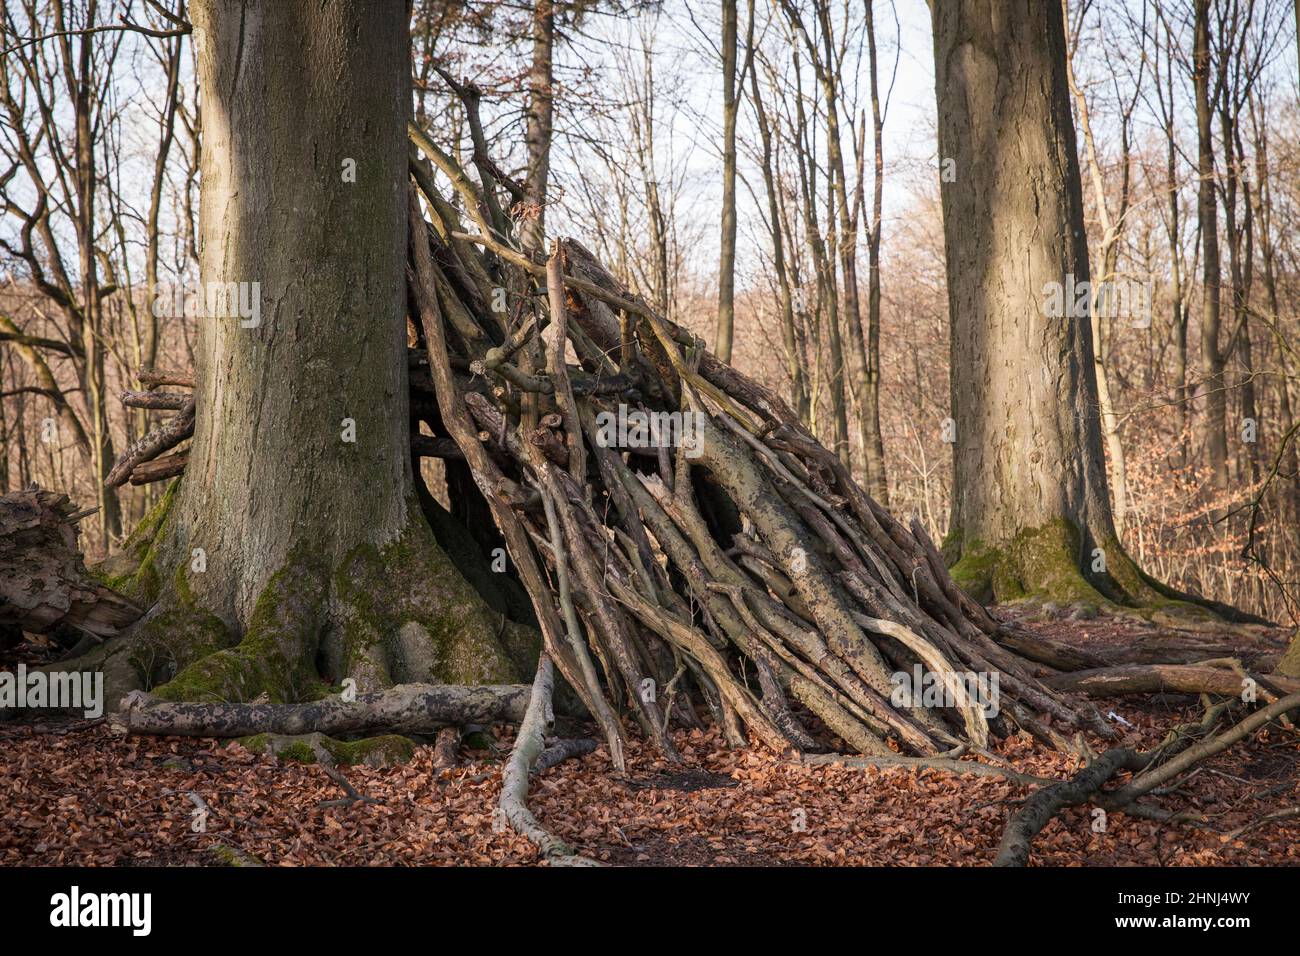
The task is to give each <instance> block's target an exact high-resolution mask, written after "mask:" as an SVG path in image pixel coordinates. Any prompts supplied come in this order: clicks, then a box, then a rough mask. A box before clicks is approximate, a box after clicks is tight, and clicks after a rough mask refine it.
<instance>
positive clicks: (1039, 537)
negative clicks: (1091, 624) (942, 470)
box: [944, 519, 1215, 623]
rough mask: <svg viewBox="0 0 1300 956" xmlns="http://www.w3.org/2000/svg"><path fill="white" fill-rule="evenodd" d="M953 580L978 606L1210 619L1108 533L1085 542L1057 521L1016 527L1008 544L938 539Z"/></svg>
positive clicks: (956, 534)
mask: <svg viewBox="0 0 1300 956" xmlns="http://www.w3.org/2000/svg"><path fill="white" fill-rule="evenodd" d="M944 552H945V555H947V556H948V557H949V559H950V560H951V558H952V556H953V555H958V554H959V555H960V557H959V558H958V559H957V560H956V562H955V563H954V564H953V565H952V567H951V569H950V570H951V574H952V578H953V580H954V581H955V582H956V583H957V585H958V586H959V587H961V588H962V589H963V590H964V591H966V593H967V594H969V595H970V596H971V597H973V598H974V599H975V600H977V601H980V602H981V603H984V604H993V603H996V604H1011V603H1016V602H1021V601H1031V600H1032V601H1044V602H1046V601H1050V602H1053V603H1058V604H1071V605H1079V606H1083V607H1085V608H1091V609H1093V610H1097V609H1102V608H1105V609H1107V610H1110V611H1112V612H1115V613H1124V614H1132V615H1136V616H1139V617H1142V618H1145V619H1148V620H1153V621H1156V622H1158V623H1159V622H1167V623H1183V622H1186V621H1189V620H1198V621H1205V620H1212V619H1214V617H1215V615H1214V614H1213V613H1212V612H1211V611H1210V610H1208V609H1207V608H1204V607H1201V606H1199V605H1197V604H1195V603H1192V602H1190V601H1186V600H1182V599H1179V598H1177V597H1172V596H1170V593H1168V592H1167V591H1166V590H1164V589H1161V588H1160V587H1159V585H1158V584H1157V583H1156V582H1153V581H1152V579H1151V578H1150V577H1149V576H1148V575H1146V574H1144V573H1143V571H1142V569H1141V568H1139V567H1138V566H1137V564H1136V563H1134V561H1133V559H1132V558H1130V557H1129V555H1128V552H1127V551H1126V550H1125V549H1124V546H1123V545H1122V544H1121V543H1120V542H1119V540H1118V538H1116V537H1115V536H1114V535H1107V536H1105V539H1104V540H1102V541H1101V542H1099V543H1094V544H1093V545H1092V546H1091V547H1085V545H1084V543H1083V538H1082V536H1081V534H1080V532H1079V529H1078V527H1076V526H1075V525H1074V524H1073V523H1071V522H1069V521H1066V520H1064V519H1057V520H1055V521H1051V522H1048V523H1047V524H1045V525H1042V526H1041V527H1037V528H1028V529H1024V530H1022V531H1020V532H1018V533H1017V534H1016V535H1015V536H1014V537H1013V538H1012V539H1011V540H1010V541H1006V542H1002V543H1000V544H989V543H987V542H984V541H966V540H964V538H963V536H962V534H961V532H960V531H954V532H952V533H950V534H949V536H948V538H947V540H946V541H945V542H944Z"/></svg>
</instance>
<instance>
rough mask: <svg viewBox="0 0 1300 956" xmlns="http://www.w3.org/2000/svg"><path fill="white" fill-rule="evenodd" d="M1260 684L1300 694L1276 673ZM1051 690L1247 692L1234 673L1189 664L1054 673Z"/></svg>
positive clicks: (1296, 683) (1299, 686)
mask: <svg viewBox="0 0 1300 956" xmlns="http://www.w3.org/2000/svg"><path fill="white" fill-rule="evenodd" d="M1252 679H1254V680H1256V681H1257V682H1258V683H1260V684H1261V685H1273V686H1275V687H1277V689H1278V690H1279V691H1281V692H1283V693H1294V692H1296V691H1300V680H1295V679H1293V678H1287V677H1282V676H1279V675H1277V674H1269V675H1262V676H1255V677H1252ZM1044 683H1045V684H1047V685H1048V686H1049V687H1054V688H1056V689H1057V690H1067V691H1073V692H1076V693H1083V694H1088V695H1089V696H1091V697H1118V696H1121V695H1124V694H1158V693H1162V692H1170V691H1172V692H1175V693H1181V694H1220V695H1222V696H1224V697H1238V696H1240V695H1241V692H1242V691H1243V690H1245V689H1246V684H1245V681H1244V679H1243V678H1242V677H1241V676H1240V675H1239V674H1236V673H1234V672H1233V671H1231V670H1224V669H1221V668H1217V667H1196V666H1194V665H1190V664H1129V665H1125V666H1121V667H1100V668H1096V669H1093V670H1086V671H1074V672H1072V673H1068V674H1055V675H1053V676H1051V677H1048V678H1047V679H1046V680H1045V681H1044Z"/></svg>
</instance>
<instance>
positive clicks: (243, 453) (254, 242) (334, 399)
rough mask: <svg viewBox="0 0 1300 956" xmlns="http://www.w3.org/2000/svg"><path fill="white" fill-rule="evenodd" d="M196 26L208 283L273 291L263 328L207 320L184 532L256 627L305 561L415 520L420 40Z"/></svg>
mask: <svg viewBox="0 0 1300 956" xmlns="http://www.w3.org/2000/svg"><path fill="white" fill-rule="evenodd" d="M193 15H194V23H195V31H196V34H197V36H198V43H197V47H198V64H199V86H200V89H201V90H202V93H203V104H202V105H203V135H204V143H203V167H202V177H203V179H202V205H201V213H200V219H201V234H202V256H201V278H202V282H203V285H204V289H205V292H206V291H207V290H209V289H212V288H213V285H214V284H218V283H246V284H251V283H257V284H258V289H259V292H260V296H258V297H255V298H257V301H258V302H259V303H260V324H257V325H256V326H252V320H251V319H248V320H245V319H242V318H241V317H239V316H230V315H227V316H207V317H206V318H205V319H204V320H203V321H202V323H201V325H200V336H199V345H198V348H197V350H196V361H197V373H198V378H197V395H198V404H199V406H200V407H201V408H202V409H203V413H202V414H201V415H200V416H199V419H198V422H197V426H196V429H195V435H194V445H193V449H192V451H191V453H190V459H189V464H188V465H187V469H186V471H187V478H186V480H185V482H184V486H183V489H182V491H181V498H180V501H179V502H178V509H177V521H178V523H179V525H180V526H181V528H180V533H181V535H182V536H183V537H184V539H185V546H186V548H187V549H193V548H204V549H205V550H206V552H207V561H208V571H207V572H206V574H205V575H204V576H202V577H200V576H197V575H196V576H195V581H194V586H195V588H196V590H197V592H198V593H199V594H200V595H201V596H202V597H203V598H204V599H205V601H206V602H207V603H208V604H209V606H211V607H212V608H213V609H214V610H215V611H216V612H217V613H218V615H219V616H221V617H222V618H224V619H227V620H228V621H230V622H232V623H237V624H238V625H241V626H246V625H247V623H248V621H249V619H250V617H251V614H252V610H253V606H254V603H255V602H256V599H257V596H258V594H259V593H260V592H261V591H262V589H263V587H264V586H265V585H266V582H267V581H268V579H269V578H270V577H271V575H273V574H274V573H275V572H276V571H278V570H279V569H280V568H282V567H284V566H285V565H286V563H287V562H288V558H289V555H290V554H291V553H292V552H293V551H294V549H295V548H298V547H301V546H307V547H310V548H311V549H312V551H313V552H314V553H316V554H318V555H320V556H322V557H323V558H325V559H326V560H327V561H329V562H331V563H333V561H336V560H337V559H339V558H341V557H342V556H343V555H344V554H346V553H347V552H348V551H349V550H351V549H353V548H355V547H356V546H357V545H359V544H363V543H372V544H376V545H381V544H384V543H386V542H388V541H391V540H393V539H394V538H396V537H397V536H398V535H399V534H400V533H401V532H402V530H403V529H404V528H405V527H406V524H407V522H408V519H409V516H408V514H407V509H408V505H409V501H410V494H411V474H410V465H409V462H410V457H409V452H408V435H407V416H406V362H405V354H406V353H405V347H406V332H405V303H406V293H405V285H404V280H403V268H402V263H403V260H404V257H405V248H406V196H405V193H404V190H403V188H402V183H403V180H404V177H405V167H406V118H407V113H408V111H409V109H410V104H409V101H410V96H409V90H410V80H409V70H408V59H409V52H410V51H409V43H410V40H409V33H408V28H407V23H406V11H405V7H404V5H403V4H402V3H400V2H397V0H391V2H386V3H382V4H379V5H376V4H372V3H367V2H361V0H352V2H338V3H328V4H323V5H322V4H315V3H305V2H262V3H247V4H230V3H225V2H221V0H211V2H199V3H196V4H194V7H193ZM353 167H354V168H355V182H353V181H349V180H350V179H351V178H352V177H351V176H349V175H347V174H348V172H349V170H350V169H351V168H353ZM245 288H248V289H249V292H250V293H251V287H249V286H245ZM231 311H234V310H231ZM345 420H351V421H352V422H353V423H355V425H354V432H355V441H353V442H348V441H344V440H343V433H344V429H345V427H346V425H345Z"/></svg>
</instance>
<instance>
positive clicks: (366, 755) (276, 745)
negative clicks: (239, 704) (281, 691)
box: [239, 734, 416, 768]
mask: <svg viewBox="0 0 1300 956" xmlns="http://www.w3.org/2000/svg"><path fill="white" fill-rule="evenodd" d="M239 742H240V743H241V744H243V746H245V747H246V748H248V749H249V750H251V751H253V752H254V753H259V754H272V755H274V756H276V757H278V758H280V759H281V760H290V761H293V762H294V763H302V764H314V763H317V762H318V761H317V755H316V747H317V745H319V746H320V748H321V749H323V750H324V751H325V752H326V753H327V754H329V757H330V759H331V760H332V761H333V762H334V763H335V764H337V765H338V766H341V767H355V766H358V765H362V764H364V765H365V766H367V767H376V768H378V767H392V766H395V765H397V764H402V763H406V762H408V761H409V760H410V759H411V758H412V757H414V756H415V750H416V743H415V741H414V740H411V739H410V738H409V737H403V736H401V735H400V734H381V735H379V736H377V737H363V738H362V739H360V740H336V739H335V738H333V737H327V736H325V735H324V734H304V735H302V736H289V735H281V734H256V735H254V736H252V737H243V738H240V740H239Z"/></svg>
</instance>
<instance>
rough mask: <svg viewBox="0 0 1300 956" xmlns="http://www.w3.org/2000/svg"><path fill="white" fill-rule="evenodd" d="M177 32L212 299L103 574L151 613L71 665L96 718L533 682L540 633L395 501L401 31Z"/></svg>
mask: <svg viewBox="0 0 1300 956" xmlns="http://www.w3.org/2000/svg"><path fill="white" fill-rule="evenodd" d="M192 14H193V18H194V25H195V38H196V44H197V54H198V69H199V81H200V88H201V89H202V91H203V97H204V98H203V117H204V150H203V170H202V172H203V191H202V207H201V231H202V257H201V278H202V282H203V287H204V289H205V290H207V292H208V293H209V294H208V295H207V297H206V300H207V301H206V305H207V306H208V313H209V314H207V315H206V316H205V317H204V320H203V322H202V323H201V325H200V336H199V342H198V347H197V349H196V360H197V377H196V381H195V399H196V405H197V409H198V411H197V415H196V423H195V426H194V438H193V444H192V446H191V448H190V450H189V454H188V460H187V464H185V468H186V474H185V476H184V477H183V478H182V479H181V481H180V482H179V483H178V485H177V486H175V487H173V488H172V489H170V490H169V491H168V493H167V494H166V495H165V496H164V498H163V499H162V501H161V502H160V504H159V506H158V508H157V509H156V511H155V513H154V514H153V515H151V516H150V517H149V518H148V519H147V520H146V521H145V522H144V523H143V524H142V526H141V527H140V528H139V529H138V530H137V532H136V534H135V535H134V536H133V538H132V540H131V541H130V542H129V543H128V546H127V548H126V551H125V552H124V553H123V554H122V555H120V556H119V557H118V558H117V559H116V560H115V561H114V562H112V563H111V564H110V565H109V566H108V568H107V569H106V572H107V574H108V575H109V583H111V584H112V585H113V586H114V587H116V588H117V589H118V590H120V591H122V592H123V593H125V594H126V595H128V596H129V597H131V598H132V599H134V600H135V601H137V603H139V604H141V605H142V606H144V607H152V610H151V611H150V612H149V614H148V615H146V616H145V617H144V618H143V619H142V620H141V621H140V622H139V624H138V625H137V626H136V627H135V628H134V629H133V631H132V632H131V633H129V634H127V635H126V636H125V637H124V638H122V639H121V640H119V641H114V642H111V643H110V644H107V645H105V646H104V647H103V648H101V649H100V650H99V651H97V652H95V654H93V655H92V656H91V658H90V659H89V660H88V661H87V662H86V663H87V664H88V665H89V666H97V667H101V668H103V669H104V671H105V673H106V684H107V696H108V699H109V702H110V704H115V703H117V701H118V700H119V699H120V698H121V697H122V695H123V694H124V693H126V692H127V691H130V690H134V689H144V690H148V691H151V692H152V695H153V697H154V698H155V699H160V700H164V701H166V700H170V701H198V702H211V701H221V702H226V703H239V702H246V701H252V700H266V701H270V702H271V703H289V702H301V701H309V700H312V699H315V698H318V697H321V696H323V695H325V694H327V693H328V692H329V690H330V688H331V686H337V685H338V684H339V683H340V682H341V681H343V680H344V679H345V678H352V679H354V680H355V681H356V685H357V689H358V690H359V691H361V692H367V691H376V690H380V689H382V688H385V687H388V686H391V685H392V684H395V683H401V682H426V683H514V682H517V681H520V680H526V679H527V678H528V676H529V675H530V674H531V672H532V669H533V666H534V662H535V660H536V653H537V649H538V646H539V642H538V639H537V637H536V635H535V632H533V631H532V630H531V628H528V627H526V626H524V625H523V624H516V623H514V622H513V621H509V620H506V619H505V616H504V614H503V613H498V612H499V611H501V610H503V609H501V608H493V607H489V605H488V603H487V602H486V601H485V600H484V599H483V598H482V597H481V596H480V594H479V593H478V591H476V590H475V588H474V587H473V586H471V584H470V583H469V582H468V581H467V579H466V575H468V574H470V573H471V569H472V567H473V565H474V560H473V558H474V554H473V549H472V548H471V549H469V550H468V551H466V552H464V553H458V554H457V557H456V560H455V561H454V562H453V560H452V559H451V558H449V557H448V555H447V553H446V552H444V550H443V549H442V547H440V546H439V544H438V542H437V540H435V536H434V533H433V532H432V530H431V528H430V525H429V522H428V521H427V520H426V516H425V515H426V512H430V513H432V512H436V511H437V506H436V505H434V504H432V503H431V502H430V501H429V500H427V496H425V499H426V500H422V499H421V497H418V496H417V493H416V489H415V486H414V482H413V476H412V469H411V446H410V428H411V425H410V420H409V419H410V416H409V414H408V371H407V368H408V363H407V340H406V335H407V333H406V282H405V272H404V263H405V261H406V250H407V193H406V182H407V175H408V174H407V121H408V112H409V109H410V78H409V69H408V59H409V52H410V50H409V33H408V25H407V18H406V9H405V5H404V4H403V3H401V2H398V0H391V2H387V3H385V4H383V5H382V6H375V5H374V4H371V3H366V2H361V0H339V2H335V3H330V4H326V5H324V6H320V5H317V4H312V3H307V2H299V0H295V2H267V0H263V2H252V3H248V4H244V5H242V6H235V5H230V4H225V3H221V2H215V0H210V2H200V3H196V4H194V6H193V7H192ZM290 49H292V51H293V54H292V56H290V55H288V51H289V50H290ZM241 306H244V308H240V307H241ZM128 470H129V469H128ZM123 480H125V475H123ZM443 517H445V515H444V516H443ZM479 560H480V562H481V561H482V558H481V553H480V555H479ZM462 571H463V572H464V573H462ZM524 616H525V617H526V615H524ZM60 666H64V667H67V666H71V665H69V664H62V665H60Z"/></svg>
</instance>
